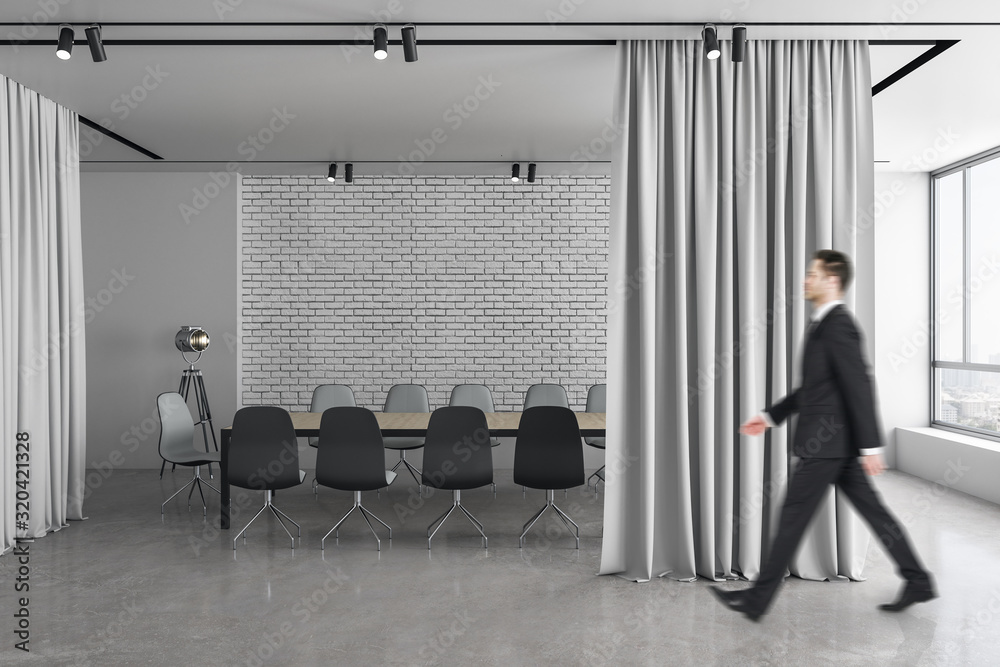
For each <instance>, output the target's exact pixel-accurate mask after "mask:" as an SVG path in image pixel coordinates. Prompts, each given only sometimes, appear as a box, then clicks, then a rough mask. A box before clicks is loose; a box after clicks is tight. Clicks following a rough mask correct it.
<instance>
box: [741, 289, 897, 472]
mask: <svg viewBox="0 0 1000 667" xmlns="http://www.w3.org/2000/svg"><path fill="white" fill-rule="evenodd" d="M842 303H844V302H843V301H842V300H840V299H834V300H833V301H827V302H826V303H824V304H823V305H822V306H820V307H819V308H817V309H816V310H814V311H813V313H812V315H811V316H810V318H809V319H810V320H812V323H813V324H819V323H820V322H821V321H822V320H823V318H824V317H826V315H827V313H829V312H830V311H831V310H833V308H834V307H835V306H839V305H840V304H842ZM760 416H761V417H762V418H763V419H764V422H765V423H766V424H767V425H768V426H770V427H771V428H774V426H775V423H774V421H772V420H771V415H769V414H767V410H761V412H760ZM860 451H861V456H871V455H872V454H881V453H882V447H872V448H871V449H862V450H860Z"/></svg>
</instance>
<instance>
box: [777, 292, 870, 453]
mask: <svg viewBox="0 0 1000 667" xmlns="http://www.w3.org/2000/svg"><path fill="white" fill-rule="evenodd" d="M861 342H862V338H861V332H860V331H858V327H857V325H856V324H855V322H854V318H853V317H851V314H850V313H849V312H848V311H847V309H846V308H844V306H843V304H838V305H836V306H834V307H833V308H832V309H831V310H830V312H828V313H827V314H826V316H825V317H824V318H823V319H822V320H820V322H819V324H817V325H816V326H815V327H813V330H812V333H811V334H810V335H809V336H808V338H807V339H806V342H805V346H804V347H803V351H802V385H801V386H800V387H799V388H798V389H796V390H795V391H794V392H792V393H791V394H789V395H788V396H786V397H785V398H784V399H782V400H781V401H779V402H778V403H777V404H775V405H773V406H771V407H770V408H768V409H767V414H768V415H769V416H770V417H771V419H772V420H773V421H774V423H775V424H780V423H781V422H783V421H785V419H787V418H788V417H789V416H790V415H791V414H792V413H796V412H797V413H798V414H799V422H798V424H797V425H796V428H795V435H794V437H793V440H792V451H793V453H794V454H795V455H796V456H800V457H803V458H847V457H853V456H859V455H860V452H859V451H858V450H861V449H872V448H876V447H881V446H882V438H881V435H880V434H881V428H880V426H879V418H878V415H877V414H876V410H875V388H874V382H873V381H872V379H871V377H870V376H869V374H868V367H867V365H866V364H865V359H864V354H863V353H862V351H861Z"/></svg>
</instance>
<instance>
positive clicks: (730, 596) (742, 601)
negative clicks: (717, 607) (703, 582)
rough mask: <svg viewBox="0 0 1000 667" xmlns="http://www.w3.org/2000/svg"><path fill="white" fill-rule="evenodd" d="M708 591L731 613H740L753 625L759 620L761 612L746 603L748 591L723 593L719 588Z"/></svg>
mask: <svg viewBox="0 0 1000 667" xmlns="http://www.w3.org/2000/svg"><path fill="white" fill-rule="evenodd" d="M708 590H710V591H712V595H714V596H715V597H717V598H718V599H719V601H720V602H721V603H722V604H724V605H725V606H727V607H729V608H730V609H732V610H733V611H738V612H740V613H741V614H743V615H744V616H746V617H747V618H749V619H750V620H751V621H754V622H755V623H756V622H757V621H759V620H760V617H761V615H762V614H763V612H761V611H758V610H757V609H754V608H752V607H751V606H750V605H749V604H748V603H747V591H748V590H749V589H746V590H741V591H724V590H722V589H720V588H717V587H712V588H709V589H708Z"/></svg>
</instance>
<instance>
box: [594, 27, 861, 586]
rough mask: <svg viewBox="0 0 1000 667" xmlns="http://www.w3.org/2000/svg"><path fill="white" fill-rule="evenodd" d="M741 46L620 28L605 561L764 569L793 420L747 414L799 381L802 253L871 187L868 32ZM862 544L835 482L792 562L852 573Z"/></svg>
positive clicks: (750, 574) (817, 244)
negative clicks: (631, 37)
mask: <svg viewBox="0 0 1000 667" xmlns="http://www.w3.org/2000/svg"><path fill="white" fill-rule="evenodd" d="M747 46H748V48H747V54H746V58H745V61H744V62H743V63H739V64H736V63H733V62H731V59H730V52H729V42H723V43H722V57H720V58H719V59H718V60H715V61H710V60H708V59H706V58H705V57H704V52H703V43H702V42H700V41H674V42H665V41H626V42H621V43H620V44H619V71H618V88H617V92H616V114H617V119H618V122H619V123H620V124H621V128H622V131H623V134H622V139H621V141H620V142H619V143H618V145H617V146H616V147H615V151H616V152H615V154H614V158H613V167H612V196H611V233H610V249H609V253H610V254H609V304H608V305H609V308H608V385H609V387H608V389H609V391H608V408H607V409H608V439H607V446H608V449H607V457H608V464H607V473H608V477H607V495H606V499H605V510H604V543H603V553H602V562H601V573H602V574H619V575H621V576H623V577H626V578H629V579H633V580H636V581H645V580H648V579H650V578H651V577H654V576H665V575H666V576H670V577H672V578H676V579H682V580H691V579H694V578H696V577H697V576H703V577H708V578H712V579H722V578H735V577H737V576H740V575H742V576H744V577H746V578H748V579H756V578H757V576H758V574H759V572H760V567H761V561H762V558H763V557H765V556H766V553H767V550H768V547H769V545H770V541H771V539H772V538H773V536H774V533H775V532H776V530H777V518H778V512H779V510H780V507H781V502H782V500H783V496H784V490H785V488H786V481H787V474H788V471H789V469H790V461H789V454H788V444H789V435H790V429H789V428H787V427H786V428H779V429H771V430H770V431H769V432H768V436H767V438H766V439H765V438H746V437H742V436H739V434H738V433H737V430H738V428H739V425H740V423H741V422H742V421H743V420H745V419H746V418H747V417H749V416H751V415H752V414H754V413H756V412H757V411H758V410H760V409H762V408H764V407H765V406H766V405H768V404H770V402H772V401H774V400H777V399H778V398H780V397H782V396H784V395H785V394H786V393H787V392H788V391H790V390H791V389H792V388H794V387H795V386H796V384H797V382H798V374H799V372H800V369H799V363H798V362H799V359H800V354H801V352H800V347H801V342H802V336H803V333H804V330H805V328H806V325H807V318H808V315H809V306H808V304H806V303H805V302H804V301H803V300H802V289H801V283H802V278H803V276H804V274H805V269H806V265H807V264H808V261H809V259H810V256H811V254H812V253H813V252H814V251H815V250H817V249H819V248H835V249H838V250H842V251H844V252H846V253H848V254H849V255H851V256H853V255H854V249H855V229H856V227H855V223H856V221H857V219H858V217H859V215H861V214H863V212H864V211H865V210H866V209H868V208H869V207H870V206H871V205H872V201H873V197H874V184H873V182H874V173H873V164H872V160H873V155H872V110H871V81H870V79H871V76H870V72H869V61H868V45H867V43H866V42H854V41H754V42H749V43H748V45H747ZM861 288H862V289H863V288H864V287H861ZM852 293H853V292H849V293H848V297H847V298H848V305H849V306H852V305H853V304H852V303H851V296H850V295H851V294H852ZM867 546H868V533H867V531H866V530H865V528H864V526H863V525H862V524H861V522H860V521H859V519H858V518H857V517H856V515H855V514H854V513H853V510H850V509H848V503H847V501H846V499H838V498H834V497H833V493H831V497H830V498H829V499H828V500H827V501H825V503H824V505H823V506H822V507H821V509H820V511H819V512H818V514H817V517H816V519H815V520H814V521H813V523H812V524H811V527H810V529H809V531H808V533H807V535H806V538H805V540H804V542H803V546H802V548H801V549H800V551H799V553H798V555H797V556H796V558H795V560H794V562H793V563H792V564H791V566H790V569H791V571H792V573H793V574H796V575H798V576H801V577H804V578H809V579H826V578H832V577H836V576H838V575H840V576H846V577H849V578H851V579H860V578H861V572H862V569H863V565H864V556H865V553H866V552H867Z"/></svg>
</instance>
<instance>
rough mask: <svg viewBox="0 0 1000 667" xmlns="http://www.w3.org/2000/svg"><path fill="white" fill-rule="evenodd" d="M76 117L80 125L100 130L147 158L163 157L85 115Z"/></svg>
mask: <svg viewBox="0 0 1000 667" xmlns="http://www.w3.org/2000/svg"><path fill="white" fill-rule="evenodd" d="M77 117H78V118H79V119H80V124H81V125H86V126H87V127H89V128H92V129H95V130H97V131H98V132H100V133H101V134H103V135H105V136H107V137H110V138H112V139H114V140H115V141H118V142H121V143H122V144H124V145H126V146H128V147H129V148H131V149H132V150H134V151H138V152H140V153H142V154H143V155H145V156H146V157H148V158H152V159H154V160H162V159H163V158H162V157H160V156H159V155H157V154H156V153H154V152H153V151H151V150H147V149H145V148H143V147H142V146H140V145H139V144H137V143H135V142H134V141H130V140H129V139H126V138H125V137H123V136H122V135H120V134H118V133H117V132H115V131H114V130H109V129H108V128H106V127H104V126H103V125H101V124H99V123H95V122H94V121H92V120H90V119H89V118H85V117H83V116H80V115H77ZM81 162H82V160H81Z"/></svg>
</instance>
